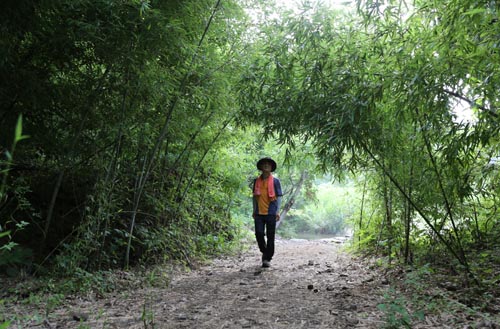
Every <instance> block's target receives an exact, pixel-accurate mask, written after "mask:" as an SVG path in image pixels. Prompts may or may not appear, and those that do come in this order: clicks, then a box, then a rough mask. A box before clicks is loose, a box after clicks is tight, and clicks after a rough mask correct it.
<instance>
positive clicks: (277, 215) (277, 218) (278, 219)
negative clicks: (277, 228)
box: [276, 213, 280, 222]
mask: <svg viewBox="0 0 500 329" xmlns="http://www.w3.org/2000/svg"><path fill="white" fill-rule="evenodd" d="M276 221H277V222H279V221H280V213H276Z"/></svg>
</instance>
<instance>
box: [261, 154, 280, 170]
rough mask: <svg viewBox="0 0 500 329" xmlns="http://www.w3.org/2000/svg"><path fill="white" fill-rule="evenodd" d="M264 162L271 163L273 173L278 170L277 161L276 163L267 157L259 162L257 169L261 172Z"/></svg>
mask: <svg viewBox="0 0 500 329" xmlns="http://www.w3.org/2000/svg"><path fill="white" fill-rule="evenodd" d="M264 162H269V163H271V171H275V170H276V161H274V160H273V159H271V158H270V157H265V158H262V159H260V160H259V161H257V169H259V170H261V169H260V166H261V165H262V164H263V163H264Z"/></svg>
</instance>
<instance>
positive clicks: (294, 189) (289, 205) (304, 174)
mask: <svg viewBox="0 0 500 329" xmlns="http://www.w3.org/2000/svg"><path fill="white" fill-rule="evenodd" d="M307 176H308V173H307V171H303V172H302V174H300V179H299V181H298V182H297V184H296V185H295V186H293V187H292V190H291V195H290V198H288V200H287V202H286V203H285V205H284V206H283V210H282V211H280V221H279V222H277V223H276V229H277V228H278V227H279V226H280V225H281V223H283V221H284V220H285V218H286V215H287V214H288V211H290V209H292V206H293V204H294V203H295V199H296V198H297V196H299V195H300V190H301V188H302V185H304V182H305V180H306V179H307Z"/></svg>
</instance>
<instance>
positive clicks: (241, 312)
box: [0, 239, 500, 329]
mask: <svg viewBox="0 0 500 329" xmlns="http://www.w3.org/2000/svg"><path fill="white" fill-rule="evenodd" d="M342 246H343V244H342V242H341V241H339V240H337V239H328V240H312V241H307V240H281V239H279V240H278V241H277V243H276V254H275V257H274V259H273V261H272V265H271V267H270V268H261V266H260V253H259V252H258V250H257V247H256V246H252V247H250V248H249V250H246V251H242V252H240V253H238V254H236V255H233V256H225V257H221V258H218V259H215V260H212V261H210V262H207V263H205V264H203V265H200V266H197V268H196V269H193V270H191V271H175V272H171V273H168V276H169V280H168V282H164V283H163V284H161V282H162V281H161V280H160V281H159V280H155V279H154V278H153V277H152V279H151V281H152V282H154V283H155V284H151V285H142V284H139V285H135V286H134V285H130V286H129V287H128V288H127V287H126V285H125V287H123V288H122V289H120V290H116V291H114V292H113V293H107V294H95V293H94V294H89V295H88V296H78V297H77V296H74V297H65V298H64V300H63V302H60V303H57V305H54V306H53V307H50V308H49V307H48V306H47V303H48V302H47V301H48V299H46V300H43V301H40V303H39V305H38V306H37V305H36V303H22V302H16V303H12V304H8V303H5V305H3V306H1V305H0V309H1V308H2V307H3V310H2V311H3V312H4V315H7V314H10V315H11V316H12V315H14V314H15V315H16V318H17V320H15V321H13V322H12V324H11V328H287V329H293V328H405V327H406V328H464V329H465V328H500V326H497V325H496V324H495V323H496V321H495V318H494V316H493V317H492V316H491V315H488V314H482V313H478V312H473V311H471V310H470V309H469V311H468V308H467V307H465V306H464V307H462V306H460V305H462V304H460V303H459V302H456V303H455V304H453V303H450V301H449V300H448V299H447V298H448V297H446V296H447V295H446V293H445V291H446V289H445V290H439V291H437V292H436V291H435V290H432V291H433V292H429V291H428V292H427V293H426V294H427V295H428V296H430V297H429V299H428V301H429V302H427V303H425V305H419V304H418V303H417V302H412V297H411V294H412V292H411V290H409V289H408V286H405V285H404V284H403V283H404V281H405V280H406V281H407V278H406V279H405V280H403V278H402V277H401V275H402V274H401V273H402V271H399V272H398V271H396V272H394V271H392V272H391V271H388V270H384V269H383V268H382V267H381V266H379V265H376V264H377V260H374V259H366V258H365V259H361V258H357V257H354V256H353V255H351V254H349V253H347V252H345V251H343V249H342ZM122 275H123V276H124V277H125V281H126V280H129V281H134V279H131V278H127V276H130V275H132V274H129V273H126V272H123V273H122ZM406 281H405V282H406ZM142 282H144V280H142ZM433 289H434V288H433ZM436 289H438V288H436ZM403 290H404V291H403ZM413 292H414V291H413ZM0 298H2V297H1V296H0ZM420 301H422V300H421V299H420ZM442 305H447V307H441V306H442ZM450 305H452V306H451V307H450ZM453 305H455V306H453ZM457 305H458V306H457ZM0 315H1V314H0ZM496 320H498V318H497V319H496ZM0 327H1V326H0Z"/></svg>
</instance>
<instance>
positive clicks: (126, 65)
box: [0, 0, 500, 277]
mask: <svg viewBox="0 0 500 329" xmlns="http://www.w3.org/2000/svg"><path fill="white" fill-rule="evenodd" d="M2 6H3V10H2V11H0V16H1V23H0V27H1V31H2V37H1V39H0V40H1V41H0V42H1V47H0V49H1V52H2V53H1V56H0V58H1V60H0V75H1V77H2V79H1V82H0V111H1V112H0V126H1V127H2V129H1V130H0V148H1V151H2V158H1V163H0V166H1V167H0V169H1V170H2V171H1V174H2V185H1V189H0V192H1V193H0V238H1V239H2V240H0V246H2V248H1V249H0V267H3V268H7V269H10V270H12V269H14V270H15V269H16V268H19V267H22V266H32V265H36V266H35V269H34V271H40V270H46V269H56V270H59V271H60V272H61V273H63V274H68V273H69V274H71V273H73V272H74V271H75V270H76V269H83V270H85V271H91V270H96V269H105V268H112V267H115V266H125V267H128V266H129V265H131V264H137V263H141V262H144V263H152V262H158V261H162V260H164V259H165V258H166V259H169V258H176V259H182V260H184V261H185V262H187V263H189V262H190V259H191V257H192V256H194V255H200V254H201V255H206V254H209V253H214V252H219V251H221V250H222V249H224V248H226V247H227V246H228V245H230V244H231V243H232V242H235V241H237V240H238V235H239V234H242V232H244V230H242V228H244V227H245V225H244V224H245V223H246V222H245V221H246V220H247V218H249V217H250V216H248V214H249V210H248V209H249V208H248V207H249V204H250V203H249V198H250V195H249V189H248V183H249V179H250V178H251V177H252V176H254V175H255V174H257V172H256V169H255V165H254V164H255V161H256V160H257V159H258V158H259V157H260V156H264V155H273V156H274V157H275V158H276V159H277V160H278V162H279V164H280V170H281V172H279V174H280V175H282V177H283V178H282V179H283V182H284V185H285V186H288V187H289V189H288V190H287V191H288V194H287V195H285V197H286V198H287V200H285V201H288V203H287V206H288V208H286V209H287V211H288V210H290V209H291V208H292V205H293V203H294V201H295V199H296V198H302V199H304V197H305V196H309V199H314V198H312V197H311V195H310V194H311V192H312V191H313V188H312V185H311V182H312V180H313V179H314V177H315V174H316V173H320V172H328V173H333V174H334V175H335V177H343V176H344V175H345V174H346V173H347V172H349V173H354V174H355V175H356V177H357V178H356V179H357V181H358V183H359V186H360V193H362V198H360V206H359V210H358V212H357V213H356V214H355V215H354V216H352V218H351V224H352V226H353V227H354V228H355V230H356V231H355V234H356V236H355V238H356V241H357V242H359V246H361V247H362V248H364V249H365V250H375V251H378V252H383V253H384V254H387V255H389V256H390V257H399V258H400V259H401V260H403V261H404V262H407V263H409V262H413V261H420V260H421V261H425V260H426V259H427V258H428V257H429V255H430V256H431V257H432V258H435V257H437V258H446V259H450V258H453V259H455V261H456V262H457V264H458V266H459V267H460V266H462V267H463V268H464V269H465V272H468V273H471V274H473V275H472V276H473V277H474V276H477V274H478V273H477V272H478V271H479V270H478V269H477V268H474V266H471V264H470V257H469V253H470V252H474V250H483V249H485V250H493V249H494V248H496V247H497V246H498V242H497V239H496V236H497V235H498V233H499V228H498V220H497V218H498V213H497V209H496V204H497V198H498V193H499V189H498V186H499V185H498V179H499V175H498V168H497V166H496V165H495V164H493V162H494V161H493V160H494V159H496V157H498V145H499V140H498V132H499V131H498V129H499V127H500V125H499V122H498V121H499V118H498V110H497V108H498V105H499V97H498V91H499V90H500V88H499V87H500V58H499V56H500V54H499V47H500V46H499V43H498V40H499V37H500V24H499V23H498V11H499V7H498V4H497V3H495V2H477V1H467V0H456V1H427V0H424V1H415V2H414V3H411V4H410V3H405V2H404V1H388V2H378V1H360V2H358V3H357V10H353V9H352V10H345V11H342V10H339V9H331V8H327V7H322V6H320V5H315V4H311V3H308V2H306V3H304V4H303V7H302V9H301V10H298V11H297V12H294V11H275V9H274V6H272V4H270V3H267V2H266V3H265V4H262V3H260V2H259V1H236V0H232V1H229V0H224V1H222V0H220V1H215V0H211V1H209V0H184V1H181V0H178V1H159V0H158V1H140V0H126V1H111V0H99V1H88V0H79V1H74V0H65V1H57V2H50V1H6V2H4V3H3V5H2ZM346 8H347V7H346ZM277 13H279V14H277ZM464 114H468V115H469V117H470V118H471V119H469V120H462V121H461V118H462V116H463V115H464ZM20 118H22V121H19V120H20ZM18 122H19V124H18ZM16 127H17V130H16ZM23 134H24V135H27V136H28V138H24V137H23V136H24V135H23ZM15 136H17V138H16V137H15ZM14 151H15V152H14ZM313 154H314V158H313V157H312V155H313ZM317 163H319V164H320V165H319V166H317V165H316V164H317ZM306 177H307V179H306ZM302 185H305V186H306V188H304V189H302V190H301V186H302ZM369 214H370V215H369ZM295 220H297V218H295ZM247 224H248V223H247ZM247 226H250V227H251V225H247ZM436 242H437V243H436ZM443 250H444V251H445V252H444V253H441V251H443ZM442 255H445V257H443V256H442ZM492 257H493V256H492Z"/></svg>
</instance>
